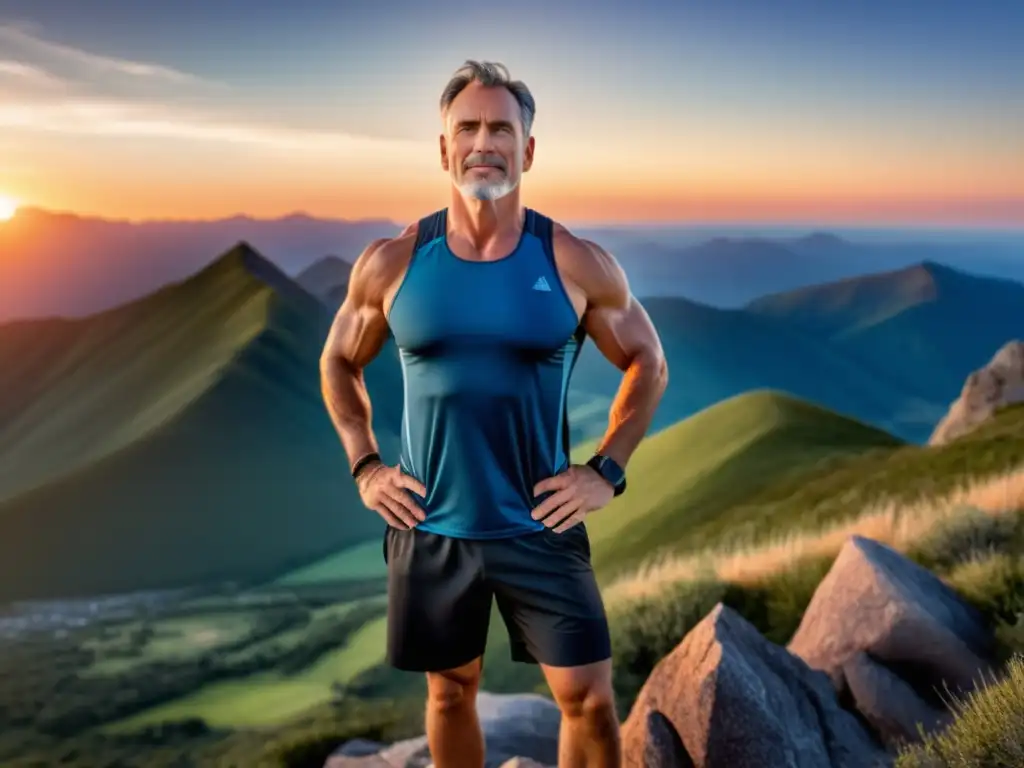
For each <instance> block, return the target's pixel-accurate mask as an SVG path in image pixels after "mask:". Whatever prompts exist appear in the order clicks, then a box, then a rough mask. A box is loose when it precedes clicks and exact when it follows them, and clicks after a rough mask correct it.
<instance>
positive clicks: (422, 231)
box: [413, 208, 448, 253]
mask: <svg viewBox="0 0 1024 768" xmlns="http://www.w3.org/2000/svg"><path fill="white" fill-rule="evenodd" d="M447 213H448V209H447V208H442V209H441V210H439V211H434V212H433V213H430V214H427V215H426V216H424V217H423V218H422V219H420V223H419V226H418V227H417V229H416V245H415V246H413V253H416V252H417V251H418V250H419V249H420V248H421V247H423V246H424V245H426V244H427V243H429V242H430V241H431V240H436V239H437V238H439V237H444V236H445V235H446V234H447V224H448V216H447Z"/></svg>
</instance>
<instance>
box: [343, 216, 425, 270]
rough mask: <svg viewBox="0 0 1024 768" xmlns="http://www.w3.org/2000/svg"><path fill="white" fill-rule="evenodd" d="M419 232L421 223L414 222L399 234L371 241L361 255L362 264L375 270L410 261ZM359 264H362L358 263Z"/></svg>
mask: <svg viewBox="0 0 1024 768" xmlns="http://www.w3.org/2000/svg"><path fill="white" fill-rule="evenodd" d="M418 232H419V223H418V222H413V223H412V224H409V225H408V226H407V227H406V228H405V229H403V230H402V231H401V232H400V233H399V234H397V235H392V236H390V237H379V238H377V239H376V240H373V241H371V242H370V243H369V245H367V246H366V248H365V249H364V250H363V253H362V255H361V256H360V257H359V262H362V265H361V266H363V267H364V268H365V269H368V270H370V271H373V272H376V271H377V270H382V269H383V270H385V271H387V269H388V268H394V267H395V266H396V265H397V264H401V263H402V262H405V261H408V260H409V258H410V257H411V256H412V251H413V247H414V246H415V244H416V236H417V234H418ZM357 266H360V265H359V264H358V263H357Z"/></svg>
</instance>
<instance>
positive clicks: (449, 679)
mask: <svg viewBox="0 0 1024 768" xmlns="http://www.w3.org/2000/svg"><path fill="white" fill-rule="evenodd" d="M479 686H480V660H479V659H478V660H476V661H473V662H470V663H469V664H466V665H463V666H461V667H457V668H455V669H448V670H444V671H443V672H428V673H427V703H428V704H429V706H430V707H431V708H432V709H433V710H435V711H437V712H449V711H454V710H459V709H462V708H464V707H466V706H471V705H473V704H474V702H475V700H476V692H477V689H478V688H479Z"/></svg>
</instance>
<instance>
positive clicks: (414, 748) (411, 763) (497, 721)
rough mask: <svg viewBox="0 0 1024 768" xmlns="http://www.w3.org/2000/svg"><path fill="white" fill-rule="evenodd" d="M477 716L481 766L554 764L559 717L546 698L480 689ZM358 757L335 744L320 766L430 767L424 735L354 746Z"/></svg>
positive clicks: (556, 707)
mask: <svg viewBox="0 0 1024 768" xmlns="http://www.w3.org/2000/svg"><path fill="white" fill-rule="evenodd" d="M477 715H478V717H479V719H480V727H481V729H482V730H483V732H484V744H485V748H486V758H485V763H484V765H485V768H501V767H502V766H503V765H504V764H507V763H509V762H510V761H513V760H514V759H516V758H518V759H519V760H520V762H518V763H512V765H520V766H523V767H524V768H528V767H529V766H531V765H533V764H534V763H539V764H541V765H555V764H557V763H558V731H559V728H560V727H561V713H560V712H559V710H558V706H557V705H556V704H555V703H554V702H553V701H552V700H551V699H549V698H547V697H545V696H541V695H540V694H533V693H520V694H500V693H489V692H487V691H480V692H479V693H478V694H477ZM357 751H358V754H357V755H353V754H351V752H352V749H351V748H350V747H348V746H347V745H344V744H343V745H341V747H339V749H338V751H337V752H335V753H334V754H333V755H332V756H331V757H330V758H328V760H327V763H326V764H325V766H324V768H427V766H429V765H431V757H430V747H429V746H428V745H427V737H426V736H417V737H415V738H412V739H404V740H402V741H398V742H395V743H394V744H391V745H389V746H386V747H382V748H380V749H379V750H377V751H375V752H373V753H371V754H366V751H365V744H360V746H359V748H358V750H357Z"/></svg>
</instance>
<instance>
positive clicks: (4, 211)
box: [0, 195, 18, 221]
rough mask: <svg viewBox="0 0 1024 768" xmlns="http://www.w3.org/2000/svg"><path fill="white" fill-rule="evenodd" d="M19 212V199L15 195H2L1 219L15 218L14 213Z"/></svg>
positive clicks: (0, 202)
mask: <svg viewBox="0 0 1024 768" xmlns="http://www.w3.org/2000/svg"><path fill="white" fill-rule="evenodd" d="M17 212H18V201H17V200H15V199H14V198H13V197H7V196H6V195H0V221H7V220H8V219H11V218H14V214H16V213H17Z"/></svg>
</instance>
